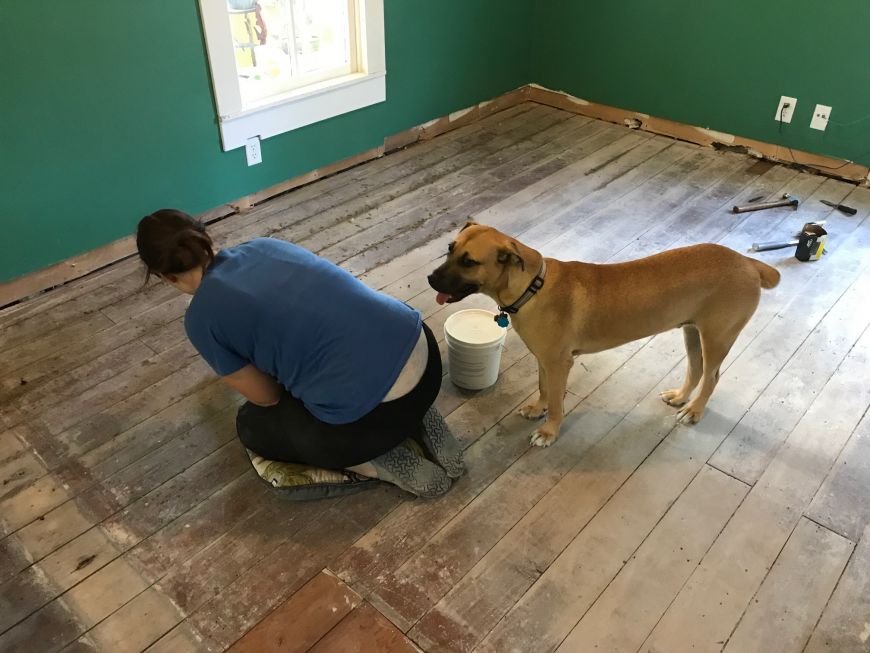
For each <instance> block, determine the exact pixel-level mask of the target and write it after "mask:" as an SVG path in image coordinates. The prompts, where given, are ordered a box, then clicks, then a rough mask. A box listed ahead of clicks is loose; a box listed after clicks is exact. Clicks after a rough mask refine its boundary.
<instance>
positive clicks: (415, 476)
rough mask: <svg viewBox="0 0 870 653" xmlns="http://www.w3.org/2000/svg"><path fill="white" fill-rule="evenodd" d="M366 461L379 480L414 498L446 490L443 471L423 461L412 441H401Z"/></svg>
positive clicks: (431, 463) (434, 495)
mask: <svg viewBox="0 0 870 653" xmlns="http://www.w3.org/2000/svg"><path fill="white" fill-rule="evenodd" d="M369 462H370V463H371V465H372V467H374V468H375V470H376V471H377V473H378V478H379V479H381V480H382V481H387V482H388V483H392V484H393V485H397V486H399V487H400V488H402V489H403V490H406V491H407V492H410V493H411V494H416V495H417V496H418V497H424V498H426V499H431V498H433V497H437V496H441V495H442V494H444V493H445V492H447V490H449V489H450V478H449V477H448V476H447V474H446V472H445V471H444V470H443V469H441V468H440V467H439V466H438V465H436V464H435V463H433V462H431V461H429V460H427V459H426V458H425V457H424V456H423V452H422V451H421V450H420V446H419V445H418V444H417V443H416V442H414V441H412V440H405V441H404V442H402V443H401V444H400V445H398V446H396V447H393V448H392V449H390V450H389V451H388V452H387V453H385V454H383V455H380V456H378V457H377V458H373V459H372V460H370V461H369Z"/></svg>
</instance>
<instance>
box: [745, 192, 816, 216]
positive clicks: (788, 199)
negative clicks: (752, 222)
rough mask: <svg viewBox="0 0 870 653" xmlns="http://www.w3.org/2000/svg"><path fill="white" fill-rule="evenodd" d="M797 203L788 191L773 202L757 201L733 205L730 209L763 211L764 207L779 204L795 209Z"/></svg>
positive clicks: (775, 206) (772, 207)
mask: <svg viewBox="0 0 870 653" xmlns="http://www.w3.org/2000/svg"><path fill="white" fill-rule="evenodd" d="M798 204H800V200H799V199H798V198H797V197H793V196H792V195H789V194H788V193H785V194H784V195H783V196H782V199H781V200H775V201H773V202H759V203H758V204H745V205H743V206H735V207H734V208H733V209H731V210H732V211H733V212H734V213H746V212H748V211H763V210H764V209H775V208H777V207H780V206H790V207H791V208H793V209H797V207H798Z"/></svg>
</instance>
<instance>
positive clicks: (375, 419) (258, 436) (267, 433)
mask: <svg viewBox="0 0 870 653" xmlns="http://www.w3.org/2000/svg"><path fill="white" fill-rule="evenodd" d="M423 331H424V332H425V334H426V342H427V344H428V345H429V361H428V362H427V364H426V370H425V371H424V372H423V377H422V378H421V379H420V382H419V383H417V385H416V386H415V387H414V389H413V390H411V392H409V393H408V394H406V395H405V396H403V397H399V398H398V399H395V400H393V401H388V402H386V403H381V404H378V405H377V406H376V407H375V408H374V409H373V410H372V411H371V412H369V413H368V414H366V415H364V416H363V417H361V418H360V419H358V420H357V421H355V422H351V423H349V424H327V423H326V422H322V421H320V420H319V419H317V418H316V417H315V416H314V415H312V414H311V413H310V412H308V410H307V409H306V408H305V406H304V405H303V403H302V402H301V401H300V400H299V399H296V398H294V397H292V396H291V395H290V394H289V393H285V394H284V396H283V397H282V398H281V400H280V401H279V402H278V403H277V404H276V405H274V406H269V407H267V408H264V407H262V406H257V405H255V404H252V403H250V402H245V404H243V405H242V407H241V408H239V412H238V415H237V416H236V429H237V431H238V434H239V439H240V440H241V441H242V444H244V445H245V446H246V447H247V448H248V449H250V450H251V451H254V452H256V453H258V454H259V455H261V456H263V458H265V459H267V460H279V461H282V462H291V463H303V464H306V465H313V466H315V467H323V468H326V469H344V468H345V467H351V466H353V465H359V464H360V463H364V462H366V461H368V460H371V459H372V458H376V457H378V456H380V455H381V454H383V453H386V452H387V451H389V450H390V449H392V448H393V447H395V446H396V445H397V444H399V443H400V442H402V441H403V440H405V439H406V438H409V437H417V435H418V434H419V431H420V428H421V424H422V421H423V416H424V415H425V414H426V411H427V410H429V407H430V406H431V405H432V404H433V403H434V402H435V398H436V397H437V396H438V391H439V390H440V389H441V354H440V353H439V351H438V343H437V342H436V341H435V336H434V335H432V331H431V330H430V329H429V327H428V326H426V325H425V324H424V325H423Z"/></svg>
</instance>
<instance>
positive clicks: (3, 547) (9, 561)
mask: <svg viewBox="0 0 870 653" xmlns="http://www.w3.org/2000/svg"><path fill="white" fill-rule="evenodd" d="M31 564H33V557H32V556H31V555H30V552H29V551H28V550H27V549H26V548H25V547H24V545H23V544H22V542H21V540H20V539H19V538H18V535H17V534H16V535H8V536H6V537H4V538H2V539H0V585H2V584H3V583H5V582H6V581H8V580H9V579H11V578H14V577H15V576H16V575H18V574H19V573H20V572H22V571H24V570H25V569H27V568H28V567H29V566H30V565H31Z"/></svg>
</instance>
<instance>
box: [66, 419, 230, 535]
mask: <svg viewBox="0 0 870 653" xmlns="http://www.w3.org/2000/svg"><path fill="white" fill-rule="evenodd" d="M226 424H232V411H224V412H222V413H218V414H217V416H216V417H214V418H212V419H209V420H207V421H205V422H203V423H201V424H198V425H196V426H194V427H193V428H191V429H190V430H188V431H186V432H184V433H182V434H181V435H178V436H176V437H173V438H171V439H169V440H168V441H167V442H165V443H164V444H163V446H160V447H158V448H156V449H154V450H153V451H151V452H149V453H147V454H146V455H144V456H142V457H141V458H139V459H138V460H136V461H135V462H134V463H132V464H130V465H127V466H126V467H124V468H123V469H121V470H120V471H118V472H117V473H115V474H112V475H111V476H109V477H107V478H106V479H104V480H102V481H100V482H99V483H98V484H97V485H95V486H93V487H91V488H89V489H88V490H87V491H85V492H83V493H82V494H81V495H80V497H79V498H78V499H77V500H78V501H79V503H80V505H82V506H84V507H85V508H86V509H89V510H90V513H91V514H92V515H94V516H95V517H96V518H98V519H99V518H105V517H108V516H109V514H111V512H115V511H117V510H121V509H123V508H125V507H126V506H128V505H130V504H131V503H133V502H134V501H136V500H137V499H139V498H140V497H142V496H144V495H145V494H147V493H149V492H151V491H152V490H154V489H155V488H158V487H159V486H160V485H161V484H163V483H164V482H166V481H169V480H170V479H172V478H173V477H174V476H176V475H177V474H180V473H181V472H183V471H184V470H186V469H188V468H189V467H191V466H193V465H194V464H196V463H197V462H199V461H200V460H202V459H204V458H206V457H207V456H208V455H210V454H211V453H212V452H214V451H216V450H218V449H220V448H221V447H223V446H224V445H226V444H227V443H229V442H231V441H234V440H235V432H234V429H231V428H226V427H225V425H226ZM109 510H111V512H109Z"/></svg>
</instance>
